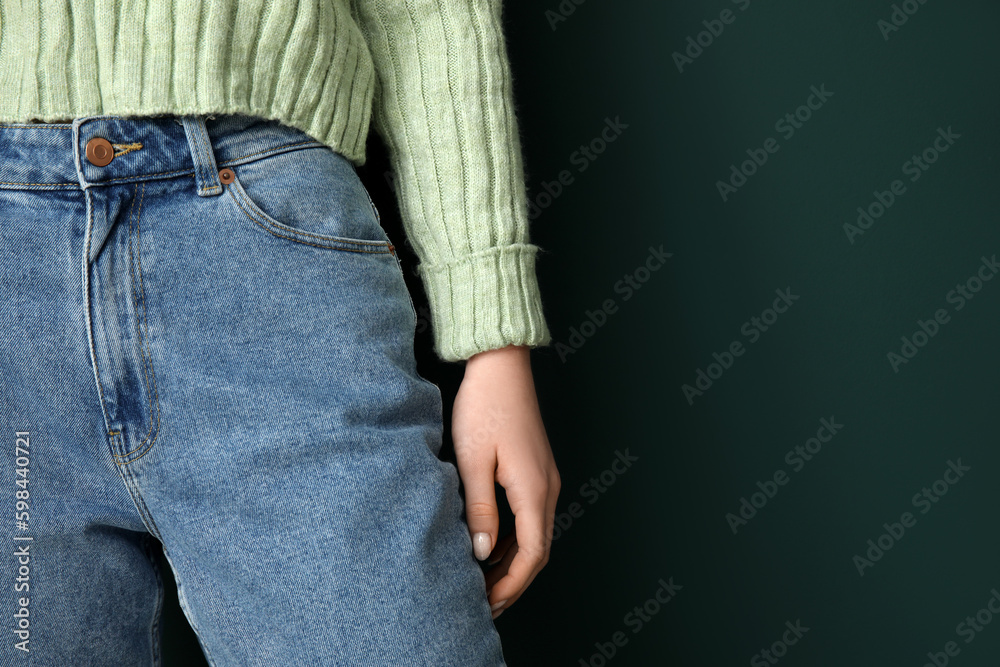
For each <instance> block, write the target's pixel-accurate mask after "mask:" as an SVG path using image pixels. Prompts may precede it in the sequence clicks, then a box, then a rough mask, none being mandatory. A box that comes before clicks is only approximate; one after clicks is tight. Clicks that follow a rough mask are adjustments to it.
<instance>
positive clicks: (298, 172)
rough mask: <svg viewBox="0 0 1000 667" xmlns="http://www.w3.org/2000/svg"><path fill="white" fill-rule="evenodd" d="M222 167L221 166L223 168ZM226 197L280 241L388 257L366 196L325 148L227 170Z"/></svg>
mask: <svg viewBox="0 0 1000 667" xmlns="http://www.w3.org/2000/svg"><path fill="white" fill-rule="evenodd" d="M222 166H225V165H222ZM229 169H230V170H232V172H233V174H234V175H235V178H234V179H233V181H232V182H231V183H229V184H226V185H224V186H223V187H224V188H225V191H226V196H227V197H229V199H230V201H231V203H232V204H233V206H235V207H236V209H237V210H238V211H239V212H240V214H241V215H240V217H241V219H245V220H249V221H250V222H252V223H253V224H254V225H256V226H257V227H258V228H259V229H262V230H264V231H266V232H268V233H269V234H271V235H272V236H274V237H277V238H280V239H283V240H285V241H294V242H296V243H302V244H305V245H310V246H314V247H317V248H326V249H330V250H342V251H346V252H361V253H377V254H387V253H392V251H393V246H392V243H391V242H390V241H389V238H388V236H386V234H385V231H384V230H383V229H382V225H381V222H380V220H379V218H378V214H377V213H376V212H375V210H374V206H373V204H372V202H371V198H370V197H369V196H368V193H367V191H366V190H365V188H364V185H362V183H361V181H360V179H359V178H358V176H357V173H356V172H355V170H354V167H353V165H352V164H351V163H350V162H349V161H348V160H347V158H345V157H343V156H342V155H340V154H338V153H336V152H334V151H333V150H331V149H329V148H326V147H313V148H304V149H300V150H295V151H287V152H283V153H279V154H276V155H270V156H267V157H264V158H262V159H259V160H255V161H253V162H248V163H245V164H240V165H235V166H232V167H229Z"/></svg>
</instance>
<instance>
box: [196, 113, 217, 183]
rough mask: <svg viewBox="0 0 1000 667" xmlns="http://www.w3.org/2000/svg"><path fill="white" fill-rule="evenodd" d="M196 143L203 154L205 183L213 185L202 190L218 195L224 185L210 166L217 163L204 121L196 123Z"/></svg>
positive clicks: (202, 163)
mask: <svg viewBox="0 0 1000 667" xmlns="http://www.w3.org/2000/svg"><path fill="white" fill-rule="evenodd" d="M195 130H196V131H195V133H194V135H195V142H196V143H197V144H198V151H199V152H200V153H201V156H202V161H201V168H202V169H203V170H204V171H205V175H204V176H203V181H204V182H206V183H208V182H210V183H212V185H211V186H210V187H205V188H202V189H203V190H204V191H205V192H210V193H212V194H216V193H218V192H220V191H221V190H222V184H221V183H219V175H218V174H217V173H216V172H214V171H212V170H210V169H209V168H208V165H210V164H213V163H214V162H215V157H214V155H213V154H212V142H211V139H209V137H208V134H207V133H206V131H205V122H204V120H202V119H200V118H198V119H196V121H195Z"/></svg>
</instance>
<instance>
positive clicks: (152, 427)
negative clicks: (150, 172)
mask: <svg viewBox="0 0 1000 667" xmlns="http://www.w3.org/2000/svg"><path fill="white" fill-rule="evenodd" d="M135 189H136V190H138V189H139V186H138V185H136V188H135ZM145 195H146V186H145V184H143V186H142V194H141V195H140V198H139V210H138V212H136V213H135V215H133V214H132V211H130V212H129V234H130V239H129V246H128V247H129V271H130V272H131V274H132V288H133V289H132V303H133V305H134V307H135V313H136V330H137V332H138V334H139V354H140V356H141V357H142V371H143V378H144V380H145V382H146V393H147V394H149V430H148V431H147V432H146V435H145V437H143V439H142V442H140V443H139V444H138V445H137V446H136V447H135V449H133V450H132V451H130V452H128V453H126V454H124V455H118V454H116V455H115V457H116V458H118V459H127V458H130V457H131V456H132V455H133V454H135V452H137V451H140V450H142V449H145V450H146V451H144V452H143V453H142V454H141V455H139V456H137V457H135V458H134V459H132V460H131V461H126V462H125V463H123V464H122V465H127V464H128V463H131V462H132V461H136V460H138V459H140V458H142V456H145V455H146V453H148V452H149V450H150V449H151V448H152V447H153V444H154V443H155V442H156V438H157V436H158V435H159V433H160V395H159V392H158V390H157V387H156V371H154V370H153V363H152V359H151V358H150V357H152V354H150V355H149V357H147V355H146V344H147V340H146V337H144V336H143V334H142V327H143V326H145V327H146V331H147V332H148V331H149V325H148V324H147V321H146V295H145V290H144V289H143V284H142V256H141V254H140V251H139V226H140V224H141V223H140V221H139V218H141V216H142V203H143V199H144V198H145ZM132 206H133V208H134V206H135V197H134V196H133V197H132ZM133 221H135V245H136V250H135V259H133V257H132V242H131V232H132V222H133ZM136 264H138V273H139V280H138V284H137V283H136V279H135V274H136V271H135V265H136ZM137 291H138V294H139V296H138V297H137V296H136V292H137ZM140 298H141V299H142V320H141V321H139V299H140ZM150 374H152V376H153V381H152V388H150V380H149V376H150ZM154 403H155V406H156V419H155V423H154V419H153V406H154ZM150 434H152V436H153V437H152V440H150ZM147 441H149V443H148V444H147Z"/></svg>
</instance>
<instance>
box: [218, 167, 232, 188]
mask: <svg viewBox="0 0 1000 667" xmlns="http://www.w3.org/2000/svg"><path fill="white" fill-rule="evenodd" d="M219 180H220V181H222V182H223V183H225V184H226V185H229V184H230V183H232V182H233V181H235V180H236V174H234V173H233V170H232V169H229V168H226V169H221V170H219Z"/></svg>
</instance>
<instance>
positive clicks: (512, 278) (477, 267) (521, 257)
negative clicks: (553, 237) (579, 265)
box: [417, 243, 552, 361]
mask: <svg viewBox="0 0 1000 667" xmlns="http://www.w3.org/2000/svg"><path fill="white" fill-rule="evenodd" d="M538 250H539V248H538V246H536V245H533V244H530V243H515V244H511V245H507V246H500V247H493V248H488V249H486V250H482V251H479V252H476V253H473V254H471V255H466V256H464V257H460V258H459V259H457V260H456V261H453V262H449V263H447V264H439V265H428V264H426V263H424V264H420V265H419V266H418V267H417V273H418V274H419V275H420V277H421V279H422V280H423V285H424V291H425V292H426V293H427V300H428V304H429V305H430V311H431V328H432V331H433V332H434V352H435V354H437V356H438V357H439V358H440V359H442V360H444V361H463V360H466V359H468V358H469V357H471V356H472V355H474V354H477V353H479V352H485V351H487V350H494V349H499V348H502V347H507V346H508V345H524V346H528V347H537V346H542V345H548V344H549V343H550V342H551V341H552V336H551V334H550V333H549V329H548V326H547V325H546V323H545V317H544V315H543V313H542V300H541V295H540V293H539V289H538V278H537V276H536V275H535V255H536V254H537V252H538Z"/></svg>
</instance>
